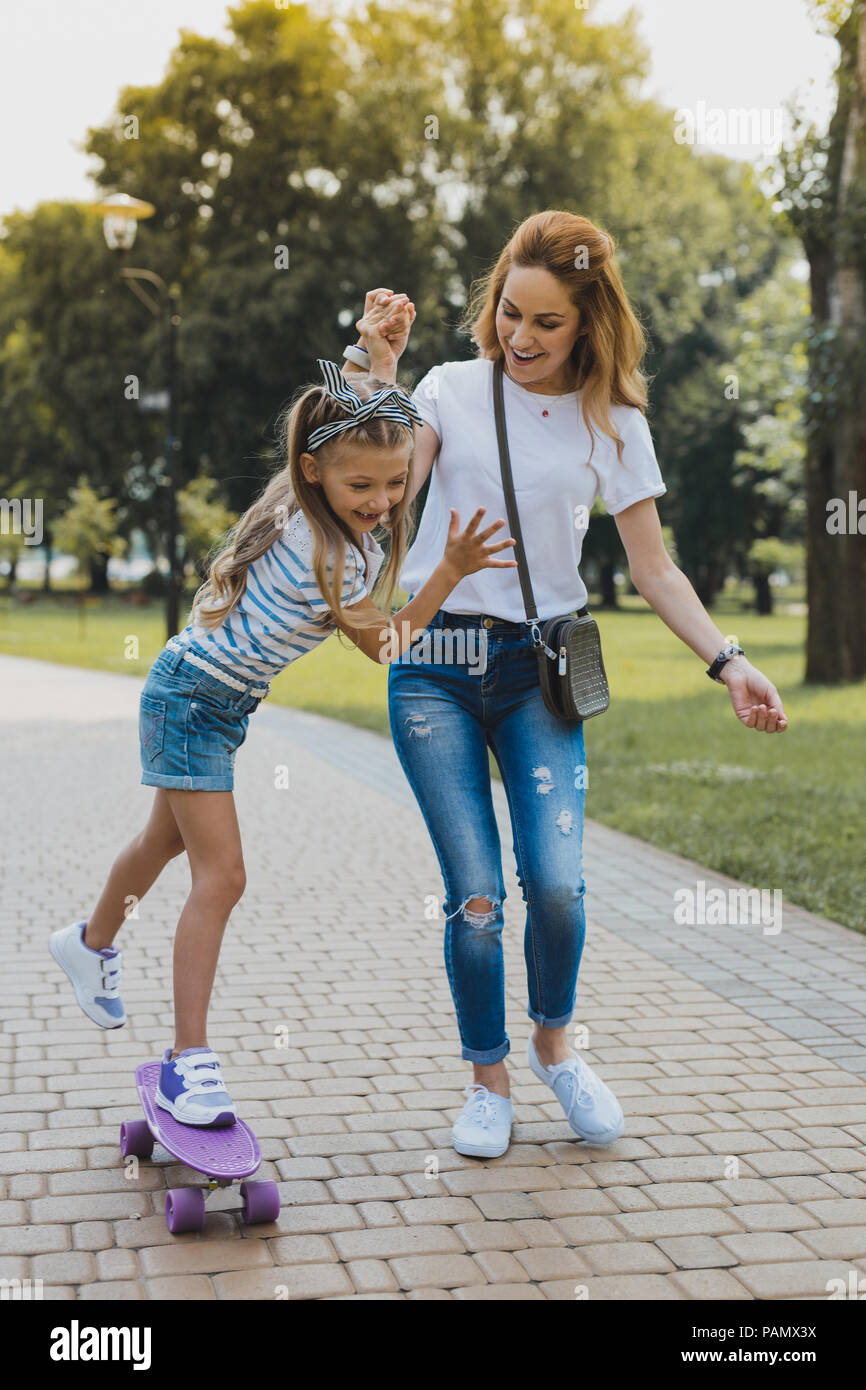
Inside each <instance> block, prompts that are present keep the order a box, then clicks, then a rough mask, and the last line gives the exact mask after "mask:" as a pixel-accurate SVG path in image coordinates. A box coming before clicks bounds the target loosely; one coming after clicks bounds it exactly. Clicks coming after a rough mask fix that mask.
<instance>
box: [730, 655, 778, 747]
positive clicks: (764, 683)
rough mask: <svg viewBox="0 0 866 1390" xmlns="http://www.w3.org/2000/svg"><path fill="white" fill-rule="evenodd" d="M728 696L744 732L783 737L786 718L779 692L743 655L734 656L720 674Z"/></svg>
mask: <svg viewBox="0 0 866 1390" xmlns="http://www.w3.org/2000/svg"><path fill="white" fill-rule="evenodd" d="M719 674H720V676H721V678H722V680H723V681H724V682H725V685H726V686H727V687H728V690H729V691H730V695H731V704H732V705H733V707H734V711H735V713H736V716H737V718H738V719H739V720H740V721H741V723H743V724H745V726H746V728H747V729H757V730H758V732H759V733H762V734H783V733H784V732H785V730H786V729H787V727H788V717H787V715H786V714H785V711H784V710H783V708H782V701H781V699H780V697H779V692H778V690H777V689H776V687H775V686H774V685H772V684H771V683H770V681H768V680H767V677H766V676H765V675H764V674H763V673H762V672H761V671H759V670H758V668H757V667H756V666H753V665H752V663H751V662H750V661H747V660H746V658H745V657H744V656H736V657H733V658H732V660H731V661H727V662H726V663H725V665H724V666H723V667H722V669H721V671H720V672H719Z"/></svg>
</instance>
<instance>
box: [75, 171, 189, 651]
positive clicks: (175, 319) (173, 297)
mask: <svg viewBox="0 0 866 1390" xmlns="http://www.w3.org/2000/svg"><path fill="white" fill-rule="evenodd" d="M93 211H94V212H96V213H99V214H100V215H101V216H102V218H103V231H104V233H105V240H106V243H107V245H108V247H109V249H110V250H112V251H117V252H118V253H120V254H121V255H122V254H123V253H124V252H125V251H128V250H129V249H130V248H131V247H132V244H133V242H134V241H135V234H136V230H137V227H138V222H139V219H141V218H146V217H152V216H153V214H154V213H155V211H156V208H155V207H154V206H153V204H152V203H145V202H142V201H141V200H140V199H139V198H131V197H130V196H129V194H128V193H114V194H112V195H111V197H109V198H105V199H104V200H103V201H102V202H101V203H97V204H96V205H95V206H94V209H93ZM120 274H121V278H122V279H124V280H125V281H126V283H127V284H128V285H129V288H130V289H131V290H132V291H133V293H134V294H135V295H137V296H138V298H139V299H140V300H141V302H142V304H144V305H146V307H147V308H148V309H149V310H150V312H151V313H152V314H153V315H154V317H155V318H157V319H159V318H162V317H163V316H164V318H165V321H166V361H167V369H168V370H167V378H168V380H167V388H168V389H167V394H168V410H167V415H168V434H167V435H166V458H167V462H168V525H167V536H166V540H167V548H168V592H167V594H166V605H165V619H166V626H167V628H168V636H169V637H173V636H174V635H175V633H176V632H177V630H178V626H179V622H180V592H181V582H182V575H181V573H180V566H179V564H178V555H177V549H178V546H177V542H178V535H177V483H178V462H179V456H180V447H181V441H180V434H179V429H178V391H177V329H178V325H179V323H180V315H179V313H178V298H179V296H178V291H177V289H176V288H175V287H174V286H172V287H171V288H169V287H168V285H166V283H165V281H164V280H163V279H162V277H161V276H160V275H157V274H156V272H155V271H153V270H140V269H132V268H131V267H129V266H123V267H122V269H121V271H120ZM141 281H145V282H147V283H148V284H151V285H153V286H154V287H155V288H156V290H157V292H158V294H159V298H158V299H154V297H153V296H152V295H150V294H148V292H147V290H146V289H144V288H143V286H142V284H141Z"/></svg>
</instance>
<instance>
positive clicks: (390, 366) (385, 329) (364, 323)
mask: <svg viewBox="0 0 866 1390" xmlns="http://www.w3.org/2000/svg"><path fill="white" fill-rule="evenodd" d="M414 320H415V306H414V304H413V303H412V301H411V300H410V299H409V298H408V296H407V295H405V294H394V293H393V292H392V291H391V290H384V289H379V290H369V291H368V293H367V296H366V299H365V301H364V313H363V314H362V316H361V318H359V319H356V321H355V327H356V328H357V330H358V333H359V334H360V335H361V341H362V343H363V345H364V347H366V349H367V351H368V352H369V354H370V370H371V371H372V372H373V374H374V375H375V376H378V377H383V376H384V377H385V378H386V379H387V378H389V377H391V376H393V375H394V374H395V373H396V370H397V361H398V359H399V358H400V356H401V355H402V353H403V351H404V350H405V347H406V344H407V342H408V341H409V330H410V328H411V327H412V324H413V322H414Z"/></svg>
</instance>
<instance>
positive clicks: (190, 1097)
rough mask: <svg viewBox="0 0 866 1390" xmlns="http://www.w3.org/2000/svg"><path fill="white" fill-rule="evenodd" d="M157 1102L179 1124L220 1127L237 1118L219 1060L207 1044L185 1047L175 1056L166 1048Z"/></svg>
mask: <svg viewBox="0 0 866 1390" xmlns="http://www.w3.org/2000/svg"><path fill="white" fill-rule="evenodd" d="M155 1099H156V1103H157V1105H158V1106H159V1108H160V1110H167V1111H168V1113H169V1115H173V1116H174V1118H175V1119H176V1120H179V1121H180V1123H181V1124H182V1125H205V1126H207V1127H208V1128H210V1129H223V1128H226V1127H228V1126H229V1125H233V1124H234V1123H235V1121H236V1119H237V1117H238V1112H237V1110H236V1109H235V1105H234V1101H233V1100H232V1098H231V1096H230V1095H229V1093H228V1091H227V1090H226V1088H225V1084H224V1082H223V1079H222V1073H221V1072H220V1059H219V1057H218V1056H217V1055H216V1053H215V1052H211V1050H210V1048H209V1047H186V1048H184V1050H183V1052H180V1053H178V1055H177V1057H172V1055H171V1048H170V1047H167V1048H166V1049H165V1056H164V1057H163V1059H162V1066H161V1067H160V1072H159V1086H158V1087H157V1091H156V1098H155Z"/></svg>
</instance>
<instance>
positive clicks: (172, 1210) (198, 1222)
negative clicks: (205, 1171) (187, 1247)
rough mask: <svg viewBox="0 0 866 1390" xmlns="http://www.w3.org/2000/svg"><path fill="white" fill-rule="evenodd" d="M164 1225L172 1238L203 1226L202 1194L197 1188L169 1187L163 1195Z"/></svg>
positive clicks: (198, 1229)
mask: <svg viewBox="0 0 866 1390" xmlns="http://www.w3.org/2000/svg"><path fill="white" fill-rule="evenodd" d="M165 1224H166V1226H167V1227H168V1229H169V1230H170V1231H171V1233H172V1235H173V1236H176V1235H179V1234H180V1233H181V1231H200V1230H201V1229H202V1227H203V1226H204V1193H203V1192H202V1191H201V1188H198V1187H170V1188H169V1190H168V1192H166V1194H165Z"/></svg>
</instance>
